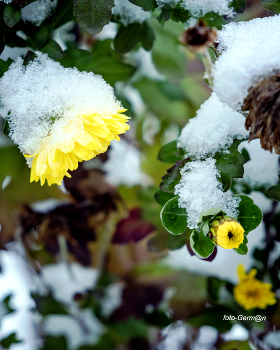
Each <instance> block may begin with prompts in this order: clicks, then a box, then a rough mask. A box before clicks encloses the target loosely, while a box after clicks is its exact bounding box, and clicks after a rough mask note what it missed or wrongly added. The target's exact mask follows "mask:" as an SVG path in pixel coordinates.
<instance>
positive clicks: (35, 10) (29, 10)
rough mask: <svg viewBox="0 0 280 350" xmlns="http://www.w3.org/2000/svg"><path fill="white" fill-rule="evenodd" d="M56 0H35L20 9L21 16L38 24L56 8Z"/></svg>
mask: <svg viewBox="0 0 280 350" xmlns="http://www.w3.org/2000/svg"><path fill="white" fill-rule="evenodd" d="M56 5H57V0H37V1H34V2H32V3H31V4H29V5H27V6H25V7H23V8H22V9H21V18H22V19H23V20H24V21H29V22H32V23H34V24H35V25H36V26H39V25H40V24H41V23H42V22H43V21H44V20H45V19H46V18H47V17H49V16H50V15H51V14H52V12H53V10H54V9H55V8H56Z"/></svg>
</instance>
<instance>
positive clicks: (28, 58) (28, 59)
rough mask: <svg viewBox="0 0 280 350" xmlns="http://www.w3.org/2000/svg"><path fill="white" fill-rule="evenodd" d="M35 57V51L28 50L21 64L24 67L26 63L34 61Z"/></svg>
mask: <svg viewBox="0 0 280 350" xmlns="http://www.w3.org/2000/svg"><path fill="white" fill-rule="evenodd" d="M36 57H37V55H36V53H35V52H33V51H30V50H28V51H27V53H26V55H25V57H24V60H23V65H24V66H25V67H26V66H27V65H28V63H29V62H32V61H34V59H35V58H36Z"/></svg>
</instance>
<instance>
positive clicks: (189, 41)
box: [181, 19, 217, 53]
mask: <svg viewBox="0 0 280 350" xmlns="http://www.w3.org/2000/svg"><path fill="white" fill-rule="evenodd" d="M216 37H217V31H216V29H213V28H210V27H209V26H208V24H207V23H206V22H205V21H204V20H202V19H200V20H199V21H198V22H197V24H196V25H195V26H194V27H192V28H189V29H188V30H186V31H185V32H184V33H183V35H182V37H181V42H182V43H183V44H184V45H187V46H188V48H189V50H190V51H191V52H193V53H195V52H200V53H203V52H205V50H207V48H208V47H209V46H210V45H211V44H212V42H213V41H214V40H215V39H216Z"/></svg>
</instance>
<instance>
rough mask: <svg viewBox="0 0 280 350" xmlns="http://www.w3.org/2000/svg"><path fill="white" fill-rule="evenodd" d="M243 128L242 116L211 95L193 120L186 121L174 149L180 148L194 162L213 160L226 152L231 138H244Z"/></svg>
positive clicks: (214, 95) (245, 131)
mask: <svg viewBox="0 0 280 350" xmlns="http://www.w3.org/2000/svg"><path fill="white" fill-rule="evenodd" d="M244 124H245V118H244V117H243V115H242V114H240V113H238V112H235V111H234V110H232V109H231V108H230V107H228V106H227V105H226V104H225V103H223V102H221V101H220V99H219V97H218V96H217V95H216V94H215V93H213V94H212V95H211V97H210V98H209V99H208V100H207V101H206V102H204V103H203V104H202V106H201V107H200V109H199V110H198V112H197V116H196V117H195V118H192V119H190V120H189V121H188V123H187V124H186V126H185V127H184V128H183V130H182V132H181V135H180V137H179V139H178V143H177V146H178V147H180V148H184V149H185V150H186V151H187V155H188V156H190V157H192V158H194V159H202V158H206V157H207V156H208V157H209V156H213V155H214V154H215V153H216V152H218V151H221V150H223V149H226V148H228V147H229V146H230V145H231V144H232V142H233V139H234V138H237V139H242V138H245V137H247V136H248V131H247V130H246V129H245V126H244Z"/></svg>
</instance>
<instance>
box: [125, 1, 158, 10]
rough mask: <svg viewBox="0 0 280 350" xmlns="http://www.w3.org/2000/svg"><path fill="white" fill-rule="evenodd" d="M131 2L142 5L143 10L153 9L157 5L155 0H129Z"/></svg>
mask: <svg viewBox="0 0 280 350" xmlns="http://www.w3.org/2000/svg"><path fill="white" fill-rule="evenodd" d="M129 1H130V2H131V3H132V4H134V5H137V6H140V7H142V9H143V10H144V11H153V10H154V9H155V8H156V7H157V3H156V1H155V0H129Z"/></svg>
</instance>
